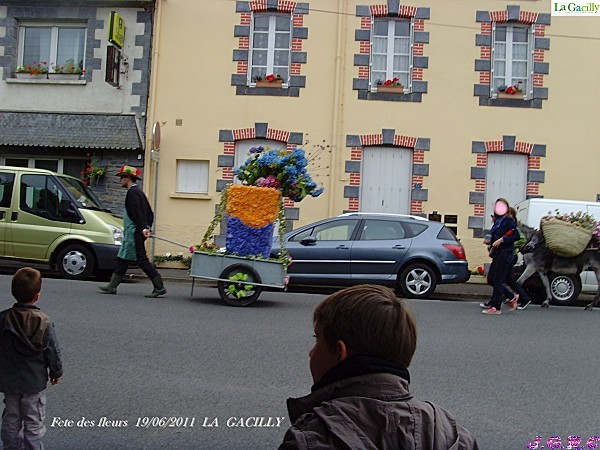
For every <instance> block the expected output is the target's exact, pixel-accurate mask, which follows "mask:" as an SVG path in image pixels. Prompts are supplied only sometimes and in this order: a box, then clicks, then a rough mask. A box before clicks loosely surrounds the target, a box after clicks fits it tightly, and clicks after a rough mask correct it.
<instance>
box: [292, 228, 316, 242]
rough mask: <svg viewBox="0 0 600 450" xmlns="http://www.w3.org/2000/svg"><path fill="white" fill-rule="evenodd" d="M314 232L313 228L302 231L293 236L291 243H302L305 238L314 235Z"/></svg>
mask: <svg viewBox="0 0 600 450" xmlns="http://www.w3.org/2000/svg"><path fill="white" fill-rule="evenodd" d="M312 232H313V228H308V229H306V230H304V231H301V232H300V233H298V234H296V235H294V236H292V237H291V238H290V241H301V240H302V239H304V238H305V237H308V236H310V235H311V234H312Z"/></svg>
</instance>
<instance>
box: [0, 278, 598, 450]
mask: <svg viewBox="0 0 600 450" xmlns="http://www.w3.org/2000/svg"><path fill="white" fill-rule="evenodd" d="M10 279H11V276H10V275H9V274H3V275H0V292H2V293H3V294H2V300H1V302H2V306H3V307H9V306H10V305H11V304H12V299H11V298H10ZM98 285H99V283H98V282H74V281H67V280H62V279H56V278H46V279H45V280H44V284H43V289H42V298H41V299H40V303H39V306H40V307H41V308H42V309H43V310H44V311H46V312H48V314H50V316H51V317H52V318H53V320H54V322H55V325H56V331H57V334H58V337H59V339H60V343H61V346H62V350H63V357H64V361H65V375H64V377H63V379H62V380H61V383H60V384H59V385H57V386H51V387H49V388H48V405H47V418H46V425H47V427H48V432H47V435H46V439H45V445H46V448H47V449H61V450H63V449H64V450H69V449H81V448H86V449H115V448H119V449H164V448H169V449H170V448H177V449H266V448H276V447H277V446H278V444H279V443H280V442H281V440H282V437H283V435H284V433H285V430H286V429H287V427H289V425H290V424H289V419H288V416H287V411H286V406H285V399H286V398H287V397H290V396H301V395H304V394H306V393H308V392H309V391H310V386H311V378H310V373H309V370H308V351H309V350H310V348H311V346H312V344H313V340H314V338H313V337H312V334H313V330H312V324H311V314H312V311H313V309H314V307H315V306H316V305H317V304H318V303H319V302H320V301H321V300H322V299H323V298H325V296H323V295H316V294H296V293H285V292H264V293H263V294H261V297H260V299H259V300H258V301H257V302H256V303H255V304H254V305H252V306H250V307H247V308H234V307H229V306H226V305H225V304H224V303H223V302H222V301H221V300H220V298H219V297H218V293H217V290H216V289H214V288H209V287H203V286H195V289H194V295H193V297H190V291H191V289H190V288H191V284H190V283H189V282H186V281H181V280H179V281H176V280H174V279H171V278H169V281H168V283H167V289H168V290H169V293H168V294H167V296H166V297H165V298H159V299H147V298H144V297H143V294H144V293H146V292H149V291H150V290H151V289H152V287H151V285H150V283H149V282H148V281H147V280H140V279H137V278H136V277H133V279H131V280H129V281H128V282H127V283H125V284H123V285H121V286H120V287H119V293H118V295H114V296H113V295H105V294H102V293H100V292H99V291H98ZM477 303H478V301H477V300H475V299H472V300H471V301H439V300H426V301H412V300H411V301H410V304H411V305H412V306H413V308H414V310H415V313H416V316H417V320H418V329H419V340H418V347H417V353H416V355H415V357H414V359H413V361H412V364H411V366H410V372H411V378H412V381H411V390H412V392H413V393H414V394H415V395H416V396H417V397H420V398H422V399H424V400H429V401H432V402H435V403H437V404H439V405H441V406H443V407H445V408H446V409H448V410H450V411H452V412H453V413H454V415H455V416H456V418H457V421H458V422H460V423H461V424H463V425H464V426H466V427H467V428H468V429H470V430H472V431H473V432H474V433H475V434H476V436H477V438H478V442H479V444H480V448H482V449H491V450H505V449H521V448H523V449H524V448H527V444H528V443H530V442H533V440H534V438H535V436H538V435H539V436H540V437H541V439H542V442H541V444H540V445H544V444H546V441H547V440H548V439H549V438H550V437H552V436H560V437H561V438H562V440H563V442H564V443H565V447H566V440H567V437H568V436H579V437H581V439H582V442H583V444H585V443H586V442H587V440H588V439H589V438H591V437H592V436H595V435H598V434H600V433H599V431H600V430H599V429H598V419H597V416H598V415H597V405H598V401H599V400H600V394H598V392H600V378H599V377H598V371H599V369H600V360H599V358H598V357H597V355H598V353H597V350H595V348H596V347H597V345H596V343H597V342H598V338H600V328H599V327H598V321H599V320H600V310H596V311H592V312H586V311H583V308H580V307H575V308H567V307H551V308H550V309H548V310H546V309H542V308H540V307H537V306H536V307H531V308H528V309H527V310H526V311H515V312H510V313H509V312H506V313H504V314H503V315H502V316H485V315H482V314H480V309H479V307H478V305H477ZM103 418H104V419H103ZM163 418H164V419H163ZM171 418H173V419H171ZM161 419H162V420H161ZM192 424H193V426H192ZM86 425H87V426H86ZM163 425H164V426H163ZM170 425H173V426H170ZM186 425H187V426H186ZM260 425H262V426H260ZM546 448H547V447H546Z"/></svg>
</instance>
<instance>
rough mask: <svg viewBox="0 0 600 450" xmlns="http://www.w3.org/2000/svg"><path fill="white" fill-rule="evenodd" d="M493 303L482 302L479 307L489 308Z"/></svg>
mask: <svg viewBox="0 0 600 450" xmlns="http://www.w3.org/2000/svg"><path fill="white" fill-rule="evenodd" d="M490 306H491V305H490V304H489V303H480V304H479V307H480V308H483V309H488V308H489V307H490Z"/></svg>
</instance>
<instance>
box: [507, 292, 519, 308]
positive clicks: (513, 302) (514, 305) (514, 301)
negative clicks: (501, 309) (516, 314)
mask: <svg viewBox="0 0 600 450" xmlns="http://www.w3.org/2000/svg"><path fill="white" fill-rule="evenodd" d="M518 301H519V294H515V296H514V297H513V298H512V300H511V301H509V302H508V309H509V310H510V311H514V310H515V309H517V302H518Z"/></svg>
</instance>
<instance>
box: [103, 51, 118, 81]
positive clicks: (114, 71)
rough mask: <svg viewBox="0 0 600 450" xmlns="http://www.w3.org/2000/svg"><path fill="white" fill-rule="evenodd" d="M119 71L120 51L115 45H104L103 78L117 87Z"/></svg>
mask: <svg viewBox="0 0 600 450" xmlns="http://www.w3.org/2000/svg"><path fill="white" fill-rule="evenodd" d="M120 73H121V52H120V50H119V49H118V48H117V47H114V46H112V45H109V46H108V47H106V74H105V77H104V80H105V81H106V82H107V83H108V84H110V85H111V86H115V87H119V77H120Z"/></svg>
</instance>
